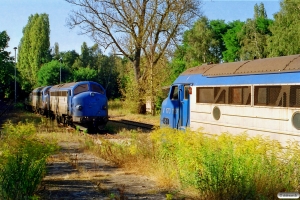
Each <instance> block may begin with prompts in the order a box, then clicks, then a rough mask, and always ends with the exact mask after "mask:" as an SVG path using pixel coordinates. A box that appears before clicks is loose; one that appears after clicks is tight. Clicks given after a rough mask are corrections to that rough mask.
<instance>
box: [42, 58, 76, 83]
mask: <svg viewBox="0 0 300 200" xmlns="http://www.w3.org/2000/svg"><path fill="white" fill-rule="evenodd" d="M60 70H61V82H62V83H66V82H69V81H71V80H72V79H71V72H70V70H69V68H68V67H66V66H65V65H64V64H62V63H60V62H59V61H58V60H52V61H51V62H49V63H46V64H44V65H43V67H42V68H41V69H40V70H39V71H38V72H37V77H38V79H37V86H47V85H57V84H59V83H60Z"/></svg>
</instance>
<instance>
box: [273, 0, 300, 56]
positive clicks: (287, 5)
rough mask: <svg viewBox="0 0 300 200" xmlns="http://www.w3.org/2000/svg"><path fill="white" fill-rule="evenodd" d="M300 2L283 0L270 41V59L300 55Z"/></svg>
mask: <svg viewBox="0 0 300 200" xmlns="http://www.w3.org/2000/svg"><path fill="white" fill-rule="evenodd" d="M299 13H300V1H290V0H283V1H281V2H280V11H279V12H278V13H276V14H275V15H274V23H273V24H272V25H271V26H270V30H271V32H272V36H271V37H270V38H269V39H268V52H269V56H270V57H274V56H286V55H293V54H298V53H300V31H299V27H300V15H299Z"/></svg>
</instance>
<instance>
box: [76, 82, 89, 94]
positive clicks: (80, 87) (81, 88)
mask: <svg viewBox="0 0 300 200" xmlns="http://www.w3.org/2000/svg"><path fill="white" fill-rule="evenodd" d="M87 91H89V87H88V84H82V85H78V86H77V87H76V88H75V89H74V95H76V94H79V93H82V92H87Z"/></svg>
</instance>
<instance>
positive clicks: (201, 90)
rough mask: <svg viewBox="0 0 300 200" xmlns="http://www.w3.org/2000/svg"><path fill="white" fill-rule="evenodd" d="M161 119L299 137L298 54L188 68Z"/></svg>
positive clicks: (166, 123) (215, 130) (213, 129)
mask: <svg viewBox="0 0 300 200" xmlns="http://www.w3.org/2000/svg"><path fill="white" fill-rule="evenodd" d="M160 124H161V127H171V128H176V129H186V128H187V127H189V128H190V129H191V130H198V129H202V130H204V132H206V133H211V134H219V133H222V132H229V133H232V134H239V133H242V132H245V131H246V132H247V133H248V134H249V135H256V134H260V135H264V136H269V137H270V138H271V139H275V140H278V141H280V142H281V143H282V144H286V142H287V141H288V140H296V141H300V137H299V136H300V55H292V56H283V57H276V58H266V59H257V60H248V61H240V62H232V63H222V64H207V65H202V66H198V67H194V68H190V69H188V70H186V71H185V72H183V73H182V74H181V75H180V76H179V77H178V78H177V79H176V80H175V82H174V83H173V84H172V86H171V88H170V91H169V95H168V97H167V98H166V99H165V100H164V101H163V103H162V110H161V118H160Z"/></svg>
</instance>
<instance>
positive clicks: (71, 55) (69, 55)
mask: <svg viewBox="0 0 300 200" xmlns="http://www.w3.org/2000/svg"><path fill="white" fill-rule="evenodd" d="M78 57H79V54H78V53H77V52H76V51H75V50H72V51H67V52H61V53H60V58H62V61H63V63H64V64H65V65H66V66H67V67H68V68H70V69H72V66H73V64H74V63H75V61H76V59H77V58H78Z"/></svg>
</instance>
